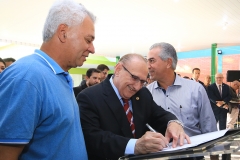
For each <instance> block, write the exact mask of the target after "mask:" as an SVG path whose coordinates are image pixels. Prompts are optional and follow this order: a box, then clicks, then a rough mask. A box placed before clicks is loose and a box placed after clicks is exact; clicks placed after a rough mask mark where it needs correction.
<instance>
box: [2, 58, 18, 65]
mask: <svg viewBox="0 0 240 160" xmlns="http://www.w3.org/2000/svg"><path fill="white" fill-rule="evenodd" d="M3 60H4V62H5V63H6V67H8V66H10V65H11V64H12V63H13V62H15V61H16V60H15V59H14V58H4V59H3Z"/></svg>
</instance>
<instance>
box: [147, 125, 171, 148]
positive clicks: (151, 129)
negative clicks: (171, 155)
mask: <svg viewBox="0 0 240 160" xmlns="http://www.w3.org/2000/svg"><path fill="white" fill-rule="evenodd" d="M146 126H147V127H148V129H149V130H150V131H152V132H154V133H157V131H155V130H154V129H153V128H152V127H151V126H150V125H149V124H148V123H147V124H146ZM166 147H170V146H169V143H167V144H166Z"/></svg>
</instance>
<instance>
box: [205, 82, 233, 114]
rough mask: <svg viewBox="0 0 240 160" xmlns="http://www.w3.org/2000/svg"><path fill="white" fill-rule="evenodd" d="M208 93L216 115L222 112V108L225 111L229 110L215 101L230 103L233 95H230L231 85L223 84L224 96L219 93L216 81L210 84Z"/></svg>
mask: <svg viewBox="0 0 240 160" xmlns="http://www.w3.org/2000/svg"><path fill="white" fill-rule="evenodd" d="M207 93H208V97H209V99H210V102H211V106H212V109H213V112H214V114H215V115H216V114H218V113H220V111H221V110H222V111H223V110H224V113H225V112H226V113H227V112H228V110H226V109H224V108H220V107H218V106H217V105H216V103H215V102H216V101H224V102H225V103H227V104H228V103H229V101H230V100H231V98H232V97H231V95H230V90H229V86H228V85H227V84H225V83H223V84H222V97H221V95H220V93H219V90H218V88H217V85H216V83H213V84H211V85H209V86H208V89H207Z"/></svg>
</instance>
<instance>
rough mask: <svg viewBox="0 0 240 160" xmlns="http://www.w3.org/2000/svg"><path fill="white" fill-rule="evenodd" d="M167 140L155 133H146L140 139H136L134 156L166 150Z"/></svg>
mask: <svg viewBox="0 0 240 160" xmlns="http://www.w3.org/2000/svg"><path fill="white" fill-rule="evenodd" d="M167 144H168V141H167V139H166V138H165V137H164V136H163V135H162V134H161V133H157V132H151V131H148V132H146V133H145V134H144V135H143V136H142V137H141V138H139V139H137V141H136V144H135V148H134V154H136V155H137V154H147V153H153V152H158V151H161V150H162V149H163V148H166V145H167Z"/></svg>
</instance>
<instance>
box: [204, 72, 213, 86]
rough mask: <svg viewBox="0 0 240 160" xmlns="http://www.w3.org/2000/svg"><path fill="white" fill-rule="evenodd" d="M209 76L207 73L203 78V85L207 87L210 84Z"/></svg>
mask: <svg viewBox="0 0 240 160" xmlns="http://www.w3.org/2000/svg"><path fill="white" fill-rule="evenodd" d="M210 82H211V77H210V76H209V75H206V76H205V78H204V86H205V88H207V87H208V86H209V85H210Z"/></svg>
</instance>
